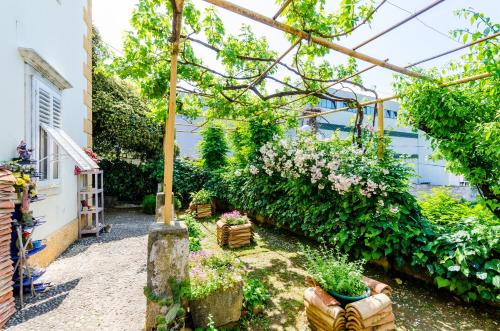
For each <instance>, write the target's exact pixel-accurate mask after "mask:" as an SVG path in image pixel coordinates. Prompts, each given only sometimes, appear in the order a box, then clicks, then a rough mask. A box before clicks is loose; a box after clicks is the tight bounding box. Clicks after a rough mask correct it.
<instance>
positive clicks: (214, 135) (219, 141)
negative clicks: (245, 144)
mask: <svg viewBox="0 0 500 331" xmlns="http://www.w3.org/2000/svg"><path fill="white" fill-rule="evenodd" d="M201 136H202V140H201V141H200V150H201V155H202V158H203V166H204V167H205V168H206V169H208V170H217V169H219V168H222V167H223V166H225V165H226V162H227V152H228V146H227V142H226V137H225V135H224V130H223V129H222V127H219V126H210V127H208V128H206V129H204V130H203V131H202V132H201Z"/></svg>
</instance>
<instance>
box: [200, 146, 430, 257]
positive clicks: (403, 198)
mask: <svg viewBox="0 0 500 331" xmlns="http://www.w3.org/2000/svg"><path fill="white" fill-rule="evenodd" d="M350 144H351V143H350V141H348V140H343V139H340V138H337V137H333V138H332V139H331V140H329V141H319V140H316V139H315V138H313V137H309V136H300V137H298V138H297V140H293V139H291V138H290V139H282V140H273V141H272V142H269V143H267V144H265V145H264V146H263V147H261V149H260V153H261V157H260V158H259V159H254V160H252V162H251V163H250V164H249V165H247V166H246V167H245V168H230V167H226V170H225V171H224V172H220V173H218V176H217V180H214V181H212V183H213V184H214V186H219V187H218V188H216V189H213V190H212V189H211V191H212V192H217V197H218V198H220V199H222V200H225V201H226V202H228V203H229V204H231V205H233V206H234V207H236V208H238V209H240V210H243V211H251V212H253V213H257V214H259V215H261V216H264V217H268V218H271V219H273V220H275V221H276V222H277V224H278V225H279V226H286V227H288V228H290V229H291V230H293V231H297V232H301V233H304V234H306V235H307V236H309V237H312V238H315V239H317V240H320V241H324V242H327V243H330V244H334V245H337V246H338V247H339V248H340V249H341V250H342V251H345V252H350V253H352V254H353V256H354V257H355V258H364V259H365V260H376V259H379V258H381V257H383V256H391V255H392V254H391V253H392V252H393V250H396V251H398V254H397V255H395V259H398V260H399V262H403V261H404V256H405V255H407V256H411V254H412V253H413V251H412V249H410V247H411V245H412V242H413V241H414V240H415V239H416V238H418V237H419V236H422V235H423V233H424V232H425V231H427V226H426V225H425V224H420V223H421V222H420V219H419V217H418V205H417V203H416V200H415V199H414V198H413V196H411V194H410V193H409V192H408V189H407V184H408V177H409V176H410V174H411V170H410V169H409V168H408V166H406V165H405V164H403V161H401V160H398V159H395V158H393V157H392V155H391V154H390V153H391V152H390V151H389V150H387V152H386V153H387V155H386V156H385V157H384V159H383V160H380V161H379V160H377V154H376V146H374V145H373V144H372V147H370V148H368V149H367V151H366V152H365V153H363V151H362V150H361V149H358V148H356V147H352V146H351V145H350ZM209 182H210V181H209ZM424 223H425V222H424ZM417 224H418V225H417ZM407 230H408V231H407ZM400 232H406V233H405V236H404V237H403V238H401V235H400Z"/></svg>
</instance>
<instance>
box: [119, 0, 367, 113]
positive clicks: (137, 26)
mask: <svg viewBox="0 0 500 331" xmlns="http://www.w3.org/2000/svg"><path fill="white" fill-rule="evenodd" d="M283 2H284V0H279V1H278V3H279V4H280V5H281V4H282V3H283ZM373 3H374V1H373V0H343V1H341V2H340V4H339V5H338V7H336V8H333V6H332V5H330V4H327V3H326V1H325V0H297V1H294V2H293V4H291V5H290V6H289V7H288V8H287V9H286V10H285V12H284V13H283V14H282V19H284V20H285V21H286V22H287V23H288V24H290V25H293V26H295V27H298V28H300V29H304V30H306V31H309V32H312V33H315V34H318V35H322V36H324V37H325V38H327V39H330V40H335V39H338V38H339V36H340V35H346V34H349V33H350V32H352V31H353V30H354V29H356V28H357V27H359V26H361V25H363V24H366V23H368V22H370V20H371V18H372V14H373V12H374V11H375V8H374V7H373ZM199 8H200V7H199V6H195V5H194V3H193V2H192V1H189V0H188V1H186V2H185V7H184V24H183V29H182V33H181V34H182V36H181V37H182V44H181V49H180V54H179V62H178V74H177V76H178V80H179V86H178V91H179V93H181V94H182V97H181V98H180V99H181V100H180V101H178V102H179V104H178V112H179V113H181V114H185V115H188V116H192V117H195V116H197V115H199V113H200V111H201V109H203V108H204V109H206V110H205V111H204V114H203V115H204V116H206V117H218V118H223V117H232V118H237V117H248V115H250V114H256V113H260V114H261V113H264V114H269V115H270V114H271V113H270V112H269V110H273V115H272V116H274V117H276V116H279V115H284V114H289V115H293V114H296V113H297V111H296V110H297V109H300V110H302V109H303V106H305V105H309V104H311V105H314V104H316V103H317V101H318V98H323V99H327V100H332V101H334V100H344V101H345V98H341V97H339V96H336V95H335V92H332V91H328V90H326V91H321V92H315V91H316V90H317V89H319V88H321V87H323V86H325V85H326V84H328V83H331V82H333V81H335V80H337V79H339V78H343V77H345V76H346V75H348V74H351V73H353V72H355V71H356V70H357V63H356V61H355V60H353V59H350V60H346V62H345V63H339V64H335V65H332V64H331V63H330V62H328V61H326V59H325V58H324V57H325V56H326V55H327V54H328V53H329V52H330V50H329V49H327V48H325V47H322V46H319V45H313V44H311V43H309V42H308V41H307V40H302V41H301V42H300V43H299V45H298V46H297V47H296V48H295V49H294V51H293V52H292V53H293V56H292V58H293V60H292V63H291V64H288V63H285V62H283V61H280V62H279V63H278V65H277V66H276V67H274V68H273V69H272V70H271V71H270V72H269V73H267V74H266V75H265V76H264V77H263V78H262V79H260V80H259V81H257V82H256V83H255V85H250V83H251V82H253V81H254V80H255V79H256V78H257V77H259V75H261V74H262V73H263V72H264V71H265V70H266V69H267V68H268V67H269V66H270V65H271V64H272V63H273V62H274V61H275V60H276V59H277V57H278V56H279V54H280V53H281V52H280V51H277V50H275V49H273V48H272V47H271V45H269V42H268V41H267V39H265V38H260V37H258V36H257V35H255V33H254V32H253V31H252V29H251V27H250V26H248V25H242V26H241V28H240V30H239V32H238V33H236V34H230V33H227V32H226V31H227V29H226V27H225V26H224V24H223V22H222V20H221V19H220V17H219V16H218V14H217V11H216V10H215V9H214V7H207V8H205V9H204V10H203V11H202V10H200V9H199ZM171 20H172V8H171V6H170V1H167V0H140V1H139V4H138V5H137V7H136V9H135V10H134V13H133V16H132V19H131V26H132V31H131V32H129V34H128V35H127V37H126V39H125V42H124V55H123V57H119V58H116V60H115V62H114V65H115V68H116V69H117V71H118V72H119V73H120V74H121V75H122V76H123V77H133V78H134V79H136V80H137V81H138V82H139V83H140V86H141V90H142V91H143V92H144V93H145V95H147V96H148V97H149V98H151V99H152V100H153V102H154V105H155V107H156V109H157V110H158V111H159V112H160V113H161V114H163V116H165V113H166V112H165V110H166V106H167V105H166V98H165V96H166V95H167V93H168V90H169V76H170V66H169V62H170V51H171V41H170V39H169V38H170V36H171V33H172V30H171V25H172V23H171ZM286 38H287V39H288V41H289V42H290V43H292V42H294V41H295V40H296V37H295V36H290V35H287V36H286ZM207 52H211V53H212V54H213V55H214V56H215V57H216V59H217V61H218V64H219V66H217V67H215V66H213V65H210V66H209V65H208V64H207V63H206V61H204V58H205V57H206V54H207ZM352 83H354V84H358V85H359V83H360V80H359V78H356V79H354V80H353V81H352ZM245 89H248V90H247V91H246V92H245V93H244V94H243V95H241V96H240V94H241V93H242V91H243V90H245ZM308 94H310V95H309V96H307V97H305V98H304V99H302V100H301V101H300V102H296V103H295V104H294V105H293V107H292V106H286V107H284V106H283V105H284V103H285V102H287V101H289V100H290V98H293V97H296V96H305V95H308ZM292 108H293V109H292Z"/></svg>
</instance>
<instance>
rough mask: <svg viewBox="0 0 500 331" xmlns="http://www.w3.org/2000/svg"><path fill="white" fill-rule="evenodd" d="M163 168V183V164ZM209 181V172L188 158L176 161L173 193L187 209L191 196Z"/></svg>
mask: <svg viewBox="0 0 500 331" xmlns="http://www.w3.org/2000/svg"><path fill="white" fill-rule="evenodd" d="M161 167H162V173H161V181H163V162H162V163H161ZM207 179H208V174H207V172H206V171H205V170H203V169H202V168H201V167H199V166H197V165H196V164H195V163H194V162H192V161H190V160H189V159H186V158H177V159H175V161H174V179H173V191H174V192H175V194H176V195H177V196H178V197H179V199H180V200H181V203H182V206H183V207H185V208H187V206H188V205H189V199H190V197H191V194H192V193H193V192H198V191H199V190H201V189H202V188H203V186H204V184H205V183H206V181H207Z"/></svg>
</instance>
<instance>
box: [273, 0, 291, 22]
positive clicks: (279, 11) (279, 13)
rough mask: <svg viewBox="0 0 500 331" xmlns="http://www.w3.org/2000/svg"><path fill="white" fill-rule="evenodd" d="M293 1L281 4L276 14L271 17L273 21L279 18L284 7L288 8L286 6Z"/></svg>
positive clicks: (288, 0)
mask: <svg viewBox="0 0 500 331" xmlns="http://www.w3.org/2000/svg"><path fill="white" fill-rule="evenodd" d="M292 1H293V0H286V1H285V3H283V5H282V6H281V7H280V9H278V11H277V12H276V14H274V16H273V20H275V19H277V18H278V17H280V15H281V13H283V11H284V10H285V9H286V7H288V5H289V4H290V3H291V2H292Z"/></svg>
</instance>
